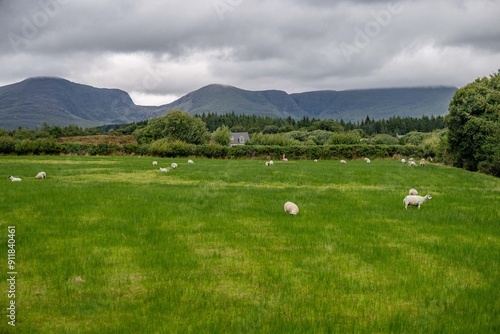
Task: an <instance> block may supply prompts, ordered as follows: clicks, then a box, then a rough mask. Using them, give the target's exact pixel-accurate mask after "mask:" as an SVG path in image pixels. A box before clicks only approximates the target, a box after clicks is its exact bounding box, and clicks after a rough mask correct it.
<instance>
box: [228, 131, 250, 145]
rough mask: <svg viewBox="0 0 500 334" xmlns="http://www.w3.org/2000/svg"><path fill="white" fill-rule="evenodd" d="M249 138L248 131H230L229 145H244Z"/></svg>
mask: <svg viewBox="0 0 500 334" xmlns="http://www.w3.org/2000/svg"><path fill="white" fill-rule="evenodd" d="M249 140H250V137H249V136H248V132H232V133H231V143H230V144H231V146H232V145H245V143H246V142H247V141H249Z"/></svg>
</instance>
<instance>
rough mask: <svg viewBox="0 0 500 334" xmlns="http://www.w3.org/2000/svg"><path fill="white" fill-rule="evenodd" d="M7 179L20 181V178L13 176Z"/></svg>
mask: <svg viewBox="0 0 500 334" xmlns="http://www.w3.org/2000/svg"><path fill="white" fill-rule="evenodd" d="M9 180H11V181H12V182H21V181H22V179H21V178H20V177H14V176H12V175H11V176H9Z"/></svg>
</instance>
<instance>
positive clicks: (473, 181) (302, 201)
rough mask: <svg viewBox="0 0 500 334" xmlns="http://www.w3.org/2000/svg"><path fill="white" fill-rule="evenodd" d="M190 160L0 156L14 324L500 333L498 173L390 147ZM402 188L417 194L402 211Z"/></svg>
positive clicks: (38, 328)
mask: <svg viewBox="0 0 500 334" xmlns="http://www.w3.org/2000/svg"><path fill="white" fill-rule="evenodd" d="M153 160H158V161H159V162H160V164H159V165H160V166H162V167H165V166H169V165H170V163H171V162H174V161H175V162H177V163H178V164H179V168H177V169H176V170H171V171H170V172H169V173H166V174H165V173H159V172H158V171H157V170H156V168H157V167H153V166H152V165H151V162H152V161H153ZM194 160H195V164H187V163H186V161H187V159H185V158H180V159H156V158H150V157H44V156H29V157H13V156H3V157H0V171H1V173H0V174H1V175H4V176H2V177H3V178H4V180H3V181H1V182H0V212H1V216H0V231H1V233H0V238H1V239H0V240H1V252H0V253H1V254H2V256H0V258H1V259H2V260H1V262H2V266H1V268H3V269H2V271H3V273H2V277H4V278H6V276H7V272H8V269H7V249H8V245H7V240H8V237H7V234H8V232H7V226H8V225H14V226H15V228H16V236H15V240H16V244H15V245H16V263H17V267H16V270H17V272H18V274H17V281H16V299H15V300H16V306H17V309H16V330H17V332H19V333H27V332H33V333H35V332H36V333H38V332H40V333H80V332H81V333H87V332H88V333H98V332H99V333H106V332H110V333H111V332H112V333H126V332H128V333H133V332H136V333H189V332H192V333H326V332H339V333H345V332H370V333H373V332H378V333H387V332H391V333H498V332H500V284H499V283H500V206H499V204H500V203H499V202H500V179H498V178H494V177H490V176H486V175H482V174H477V173H470V172H466V171H464V170H459V169H453V168H448V167H443V166H437V165H432V164H431V165H427V166H426V167H424V168H421V167H418V168H415V167H414V168H411V167H408V166H406V165H403V164H401V163H400V162H397V161H395V160H374V161H372V163H371V164H366V163H365V162H364V161H362V160H357V161H349V162H348V163H347V164H346V165H342V164H339V163H338V161H319V162H318V163H314V162H312V161H305V160H303V161H290V162H288V163H280V162H275V165H274V166H273V167H265V166H264V161H263V160H208V159H203V160H201V159H194ZM42 170H43V171H45V172H46V173H47V175H48V178H47V179H46V180H43V181H42V180H35V179H34V176H35V174H36V173H37V172H39V171H42ZM9 175H14V176H18V177H22V178H23V181H22V182H21V183H13V182H10V181H9V180H8V179H7V176H9ZM411 187H414V188H416V189H418V190H419V192H420V194H421V195H425V194H426V193H429V194H431V195H432V196H433V199H432V200H430V201H428V202H425V203H424V204H422V207H421V209H420V210H418V209H417V208H416V207H410V208H409V209H408V210H405V209H404V205H403V202H402V200H403V198H404V197H405V195H406V194H407V192H408V190H409V188H411ZM288 200H290V201H293V202H295V203H297V204H298V205H299V207H300V213H299V215H298V216H296V217H292V216H287V215H286V214H285V213H284V211H283V204H284V203H285V202H286V201H288ZM76 277H81V278H82V279H83V280H84V282H78V281H77V280H76ZM1 290H2V292H1V297H0V302H1V305H0V307H1V308H2V310H3V312H2V314H3V316H2V319H3V320H2V322H1V323H0V332H7V331H9V330H12V328H11V326H8V325H7V321H8V318H7V317H6V314H7V312H6V308H7V307H8V303H9V299H8V298H7V290H8V286H7V283H6V279H2V285H1Z"/></svg>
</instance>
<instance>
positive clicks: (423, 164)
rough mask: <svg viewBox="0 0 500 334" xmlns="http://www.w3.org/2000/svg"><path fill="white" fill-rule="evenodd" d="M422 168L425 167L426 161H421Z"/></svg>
mask: <svg viewBox="0 0 500 334" xmlns="http://www.w3.org/2000/svg"><path fill="white" fill-rule="evenodd" d="M420 167H425V159H422V160H420Z"/></svg>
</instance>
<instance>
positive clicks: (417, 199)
mask: <svg viewBox="0 0 500 334" xmlns="http://www.w3.org/2000/svg"><path fill="white" fill-rule="evenodd" d="M430 199H432V197H431V195H428V194H427V195H425V196H424V197H422V196H417V195H414V196H412V195H408V196H406V197H405V198H404V199H403V203H404V204H405V209H406V210H408V205H413V206H417V207H418V208H419V209H420V204H422V203H424V202H425V201H427V200H430Z"/></svg>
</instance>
